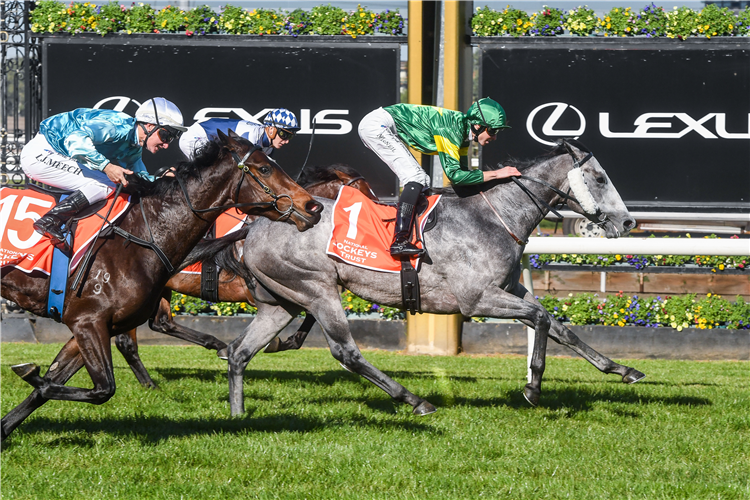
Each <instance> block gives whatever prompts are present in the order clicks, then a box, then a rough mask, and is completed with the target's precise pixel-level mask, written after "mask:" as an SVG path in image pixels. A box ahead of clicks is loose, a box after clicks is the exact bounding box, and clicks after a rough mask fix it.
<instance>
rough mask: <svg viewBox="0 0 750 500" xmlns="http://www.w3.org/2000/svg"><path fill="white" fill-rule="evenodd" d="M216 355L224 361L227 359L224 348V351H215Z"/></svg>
mask: <svg viewBox="0 0 750 500" xmlns="http://www.w3.org/2000/svg"><path fill="white" fill-rule="evenodd" d="M216 355H217V356H219V358H220V359H223V360H224V361H226V360H228V359H229V352H228V351H227V348H226V347H225V348H224V349H219V350H218V351H216Z"/></svg>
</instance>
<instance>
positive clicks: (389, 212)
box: [326, 186, 440, 273]
mask: <svg viewBox="0 0 750 500" xmlns="http://www.w3.org/2000/svg"><path fill="white" fill-rule="evenodd" d="M438 201H440V195H435V196H428V197H427V202H428V203H429V204H428V206H427V210H425V211H424V212H423V213H422V215H421V216H419V219H418V223H417V227H418V228H419V239H420V240H421V238H422V231H423V230H424V226H425V224H426V223H427V217H428V216H429V215H430V213H431V212H432V211H433V210H434V209H435V206H436V205H437V203H438ZM395 219H396V207H392V206H388V205H380V204H378V203H375V202H373V201H372V200H370V199H369V198H367V197H366V196H365V195H364V194H362V193H361V192H360V191H359V190H357V189H354V188H352V187H348V186H344V187H342V188H341V190H339V195H338V197H337V198H336V202H335V203H334V205H333V218H332V227H331V238H330V239H329V240H328V249H327V250H326V253H327V254H328V255H332V256H334V257H338V258H339V259H341V260H343V261H344V262H346V263H347V264H351V265H353V266H357V267H364V268H365V269H372V270H374V271H384V272H389V273H399V272H401V261H399V260H397V259H394V258H393V257H391V254H390V252H389V248H390V247H391V242H392V241H393V228H394V226H395V225H396V222H395ZM417 240H418V238H417V235H412V242H414V243H415V244H416V245H417V246H418V247H419V248H422V243H421V241H417ZM418 261H419V258H418V257H414V258H412V259H411V262H412V265H413V266H414V267H415V268H416V267H417V264H418Z"/></svg>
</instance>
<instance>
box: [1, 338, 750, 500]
mask: <svg viewBox="0 0 750 500" xmlns="http://www.w3.org/2000/svg"><path fill="white" fill-rule="evenodd" d="M60 347H61V346H60V345H28V344H7V343H5V344H2V347H1V348H2V352H0V364H1V372H0V375H1V376H2V379H1V381H0V384H1V385H0V388H1V389H2V399H1V402H0V406H1V407H2V413H3V415H4V414H5V413H7V412H8V411H9V410H10V409H12V408H13V407H14V406H15V405H16V404H18V403H19V402H20V401H21V400H23V399H24V398H25V397H26V396H27V395H28V394H29V392H30V387H29V386H28V385H26V384H25V383H24V382H23V381H21V379H19V378H18V377H16V376H15V375H14V374H13V373H12V372H11V370H10V368H9V366H10V365H12V364H16V363H21V362H30V361H34V362H37V363H40V364H42V363H46V364H44V365H43V372H44V371H46V369H47V367H48V364H49V362H50V361H51V360H52V358H53V357H54V355H55V354H56V353H57V351H58V350H59V348H60ZM140 350H141V357H142V359H143V361H144V363H145V364H146V366H147V367H148V368H149V369H150V371H151V374H152V376H153V377H154V380H156V381H157V383H159V384H160V386H161V390H159V391H149V390H145V389H142V388H141V387H140V386H139V385H138V384H137V382H136V380H135V377H134V376H133V375H132V373H130V370H129V369H128V368H127V365H126V364H125V362H124V361H123V359H122V357H121V356H120V355H119V354H118V353H116V354H115V355H114V356H115V363H116V365H115V376H116V379H117V383H118V390H117V394H116V395H115V396H114V398H112V400H111V401H109V402H108V403H106V404H104V405H102V406H93V405H88V404H83V403H70V402H60V401H51V402H49V403H47V404H46V405H45V406H43V407H42V408H41V409H39V410H37V412H36V413H34V414H33V415H32V416H31V417H30V418H29V419H28V420H27V421H26V422H25V423H23V424H21V426H20V427H19V428H18V429H17V430H16V431H15V433H14V434H13V435H12V436H11V437H10V438H9V439H8V441H7V442H6V443H5V444H4V446H3V448H4V449H3V451H2V457H1V459H2V463H1V465H2V470H1V476H0V479H1V481H0V488H1V493H2V497H3V498H11V499H15V498H44V499H50V498H85V499H99V498H102V499H105V498H106V499H111V498H148V499H179V498H186V499H187V498H191V499H208V498H222V499H229V498H243V499H244V498H263V499H265V498H308V499H329V498H331V499H334V498H335V499H340V498H345V499H350V498H367V499H370V498H374V499H389V500H391V499H402V498H404V499H411V498H414V499H432V498H435V499H453V498H461V499H477V498H509V499H515V498H519V499H520V498H523V499H540V498H573V499H593V498H601V499H608V500H610V499H613V500H620V499H626V498H642V499H649V500H652V499H660V498H680V499H709V498H715V499H718V498H721V499H746V498H750V491H749V490H748V470H749V462H748V458H749V454H748V451H749V449H750V439H749V438H750V432H749V430H750V391H749V390H748V386H749V385H750V377H748V375H749V374H750V372H749V370H748V368H750V364H748V363H746V362H687V361H644V360H638V361H630V362H627V363H626V364H629V365H632V366H635V367H636V368H638V369H640V370H642V371H643V372H645V373H646V374H647V375H648V377H647V378H646V379H645V380H644V381H643V382H640V383H638V384H635V385H630V386H629V385H625V384H622V383H621V382H620V381H619V378H618V377H614V376H605V375H602V374H600V373H599V372H598V371H597V370H596V369H595V368H593V367H592V366H590V365H588V364H587V363H586V362H584V361H581V360H578V359H568V358H549V359H548V362H547V370H546V372H545V379H544V384H543V386H542V389H543V392H542V400H541V406H540V407H539V408H536V409H532V408H530V407H528V405H527V404H526V403H525V401H524V399H523V396H522V394H521V390H522V388H523V385H524V383H525V380H524V377H525V374H526V370H525V358H523V357H468V356H458V357H428V356H405V355H399V354H393V353H386V352H379V351H378V352H366V353H365V356H366V357H367V358H368V359H369V360H370V361H371V362H373V364H375V365H376V366H378V367H379V368H380V369H382V370H383V371H385V372H386V373H388V374H389V375H390V376H392V377H393V378H394V379H396V380H397V381H399V382H401V383H402V384H404V385H405V386H406V387H407V388H408V389H409V390H411V391H412V392H414V393H415V394H419V395H420V396H422V397H425V398H426V399H428V400H429V401H431V402H432V403H433V404H435V405H436V406H438V408H439V411H438V413H436V414H434V415H430V416H426V417H414V416H412V415H411V412H410V408H409V407H406V406H400V405H399V406H396V405H394V404H393V403H392V402H391V400H390V398H388V397H387V396H386V395H385V393H383V392H382V391H380V390H379V389H377V388H376V387H375V386H373V385H372V384H370V383H369V382H366V381H364V380H363V379H359V378H358V377H357V376H355V375H353V374H351V373H349V372H346V371H345V370H343V369H342V368H341V367H339V365H338V363H337V362H336V361H335V360H334V359H333V358H332V357H331V356H330V354H329V353H328V351H327V350H319V349H307V350H303V351H297V352H287V353H281V354H273V355H268V354H265V355H264V354H260V355H258V356H257V357H256V359H254V360H253V361H252V362H251V363H250V365H248V371H247V374H246V379H245V395H246V408H247V410H248V413H247V415H246V416H245V417H243V418H235V419H233V418H230V417H229V407H228V403H227V382H226V363H225V362H222V361H221V360H219V359H218V358H216V357H215V356H214V355H213V354H212V353H210V352H208V351H205V350H203V349H200V348H198V347H166V346H143V347H141V348H140ZM71 384H74V385H77V386H82V387H89V386H90V384H91V383H90V380H89V379H88V376H87V375H86V374H81V373H79V374H78V375H76V377H74V379H73V381H72V382H71Z"/></svg>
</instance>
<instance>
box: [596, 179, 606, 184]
mask: <svg viewBox="0 0 750 500" xmlns="http://www.w3.org/2000/svg"><path fill="white" fill-rule="evenodd" d="M596 182H598V183H599V184H604V183H605V182H606V181H605V180H604V177H597V178H596Z"/></svg>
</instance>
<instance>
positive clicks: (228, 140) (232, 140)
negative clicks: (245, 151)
mask: <svg viewBox="0 0 750 500" xmlns="http://www.w3.org/2000/svg"><path fill="white" fill-rule="evenodd" d="M216 133H217V135H218V136H219V140H221V142H222V143H224V144H226V145H227V146H230V147H233V146H236V144H237V141H236V139H239V138H240V136H239V135H237V134H236V133H235V131H234V130H232V129H229V130H228V131H227V134H225V133H224V132H222V131H221V130H219V129H216Z"/></svg>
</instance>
